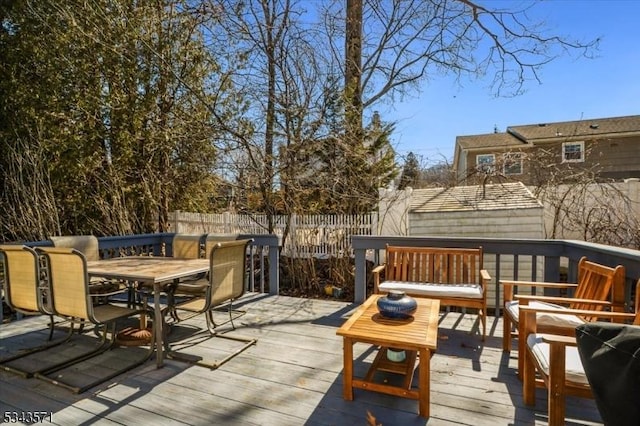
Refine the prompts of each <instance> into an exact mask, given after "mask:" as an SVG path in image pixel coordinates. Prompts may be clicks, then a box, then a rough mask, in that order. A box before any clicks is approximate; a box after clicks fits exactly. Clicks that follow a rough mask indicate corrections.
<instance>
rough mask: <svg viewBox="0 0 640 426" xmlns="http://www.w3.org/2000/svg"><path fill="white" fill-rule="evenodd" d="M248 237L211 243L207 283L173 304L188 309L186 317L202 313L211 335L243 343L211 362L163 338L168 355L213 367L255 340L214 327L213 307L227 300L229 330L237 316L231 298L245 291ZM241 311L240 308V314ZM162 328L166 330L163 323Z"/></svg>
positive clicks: (178, 307) (233, 325)
mask: <svg viewBox="0 0 640 426" xmlns="http://www.w3.org/2000/svg"><path fill="white" fill-rule="evenodd" d="M251 241H252V240H237V241H227V242H218V243H216V244H215V245H213V247H212V249H211V253H210V256H209V259H210V265H211V266H210V270H209V285H208V286H207V288H206V291H205V293H204V294H203V295H201V296H198V297H195V298H192V299H189V300H186V301H184V302H181V303H176V305H175V306H174V309H176V310H182V311H186V312H188V313H190V316H189V318H190V317H193V316H196V315H199V314H203V315H205V318H206V324H207V331H208V333H209V334H210V335H211V336H213V337H222V338H225V339H231V340H236V341H239V342H243V343H244V345H243V346H242V347H241V348H240V349H239V350H237V351H235V352H234V353H232V354H231V355H229V356H227V357H226V358H224V359H222V360H221V361H213V362H211V361H207V360H200V359H198V360H194V358H193V357H192V356H190V355H188V354H184V353H180V352H177V351H172V350H171V348H170V347H169V344H168V340H167V339H165V342H167V348H166V349H167V356H168V357H169V358H172V359H176V360H179V361H185V362H190V363H194V364H197V365H202V366H206V367H209V368H211V369H215V368H218V367H219V366H220V365H222V364H224V363H225V362H227V361H229V360H230V359H231V358H233V357H235V356H236V355H238V354H239V353H241V352H242V351H244V350H246V349H247V348H249V347H250V346H251V345H254V344H255V343H256V339H252V338H244V337H238V336H231V335H228V334H226V333H225V334H223V333H219V332H218V330H216V327H218V324H216V322H215V320H214V318H213V311H214V309H215V308H217V307H220V306H223V305H224V304H225V303H226V304H227V310H228V312H229V320H228V321H227V322H230V323H231V327H232V330H235V328H236V327H235V324H234V323H233V320H234V319H237V317H235V318H234V317H233V313H234V310H233V302H234V301H235V300H237V299H238V298H240V297H241V296H242V295H243V294H244V292H245V286H246V277H247V268H246V251H247V247H248V246H249V244H250V243H251ZM242 314H243V312H242V313H241V315H242ZM163 318H164V315H163ZM164 330H166V327H165V328H164Z"/></svg>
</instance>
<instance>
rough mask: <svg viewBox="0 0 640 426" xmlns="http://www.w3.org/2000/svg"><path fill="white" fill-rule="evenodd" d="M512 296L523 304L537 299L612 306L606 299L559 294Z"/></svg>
mask: <svg viewBox="0 0 640 426" xmlns="http://www.w3.org/2000/svg"><path fill="white" fill-rule="evenodd" d="M513 297H514V298H515V299H518V300H519V301H522V302H524V304H526V303H528V302H531V301H537V302H549V303H557V304H562V303H588V304H590V305H599V306H613V303H612V302H609V301H608V300H593V299H576V298H569V297H560V296H536V295H529V294H514V295H513Z"/></svg>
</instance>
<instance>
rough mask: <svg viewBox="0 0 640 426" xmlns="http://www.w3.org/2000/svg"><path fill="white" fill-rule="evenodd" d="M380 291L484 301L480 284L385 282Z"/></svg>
mask: <svg viewBox="0 0 640 426" xmlns="http://www.w3.org/2000/svg"><path fill="white" fill-rule="evenodd" d="M379 289H380V291H382V292H387V291H389V290H399V291H404V292H406V293H410V294H413V295H416V296H425V297H429V296H431V297H463V298H465V299H482V287H480V285H478V284H431V283H418V282H405V281H385V282H383V283H381V284H380V286H379Z"/></svg>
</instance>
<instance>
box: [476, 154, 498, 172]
mask: <svg viewBox="0 0 640 426" xmlns="http://www.w3.org/2000/svg"><path fill="white" fill-rule="evenodd" d="M482 157H487V158H488V157H491V161H490V162H482V163H481V162H480V158H482ZM476 169H477V170H479V171H481V172H494V171H495V170H496V155H495V154H478V155H476Z"/></svg>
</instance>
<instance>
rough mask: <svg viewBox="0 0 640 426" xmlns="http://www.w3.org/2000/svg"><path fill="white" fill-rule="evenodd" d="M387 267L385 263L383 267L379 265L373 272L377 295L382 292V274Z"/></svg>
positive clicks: (374, 287)
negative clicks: (380, 287)
mask: <svg viewBox="0 0 640 426" xmlns="http://www.w3.org/2000/svg"><path fill="white" fill-rule="evenodd" d="M385 266H386V265H385V264H384V263H383V264H382V265H378V266H376V267H375V268H373V269H372V270H371V273H372V274H373V292H374V293H376V294H377V293H379V292H380V289H379V286H380V273H381V272H382V271H384V269H385Z"/></svg>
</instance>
